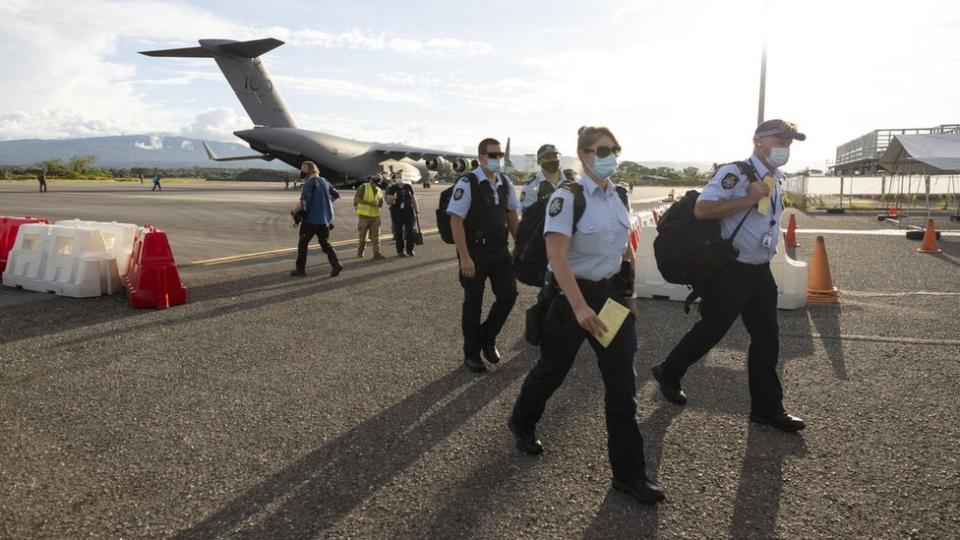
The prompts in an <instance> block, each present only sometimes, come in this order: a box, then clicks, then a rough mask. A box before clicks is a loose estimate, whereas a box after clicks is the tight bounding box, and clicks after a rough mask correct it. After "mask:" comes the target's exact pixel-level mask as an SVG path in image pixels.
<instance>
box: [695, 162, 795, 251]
mask: <svg viewBox="0 0 960 540" xmlns="http://www.w3.org/2000/svg"><path fill="white" fill-rule="evenodd" d="M749 162H750V163H751V164H752V165H753V166H754V167H755V168H756V169H757V174H758V175H759V178H760V179H762V178H763V177H764V176H768V175H770V176H773V177H774V179H776V180H777V181H776V182H774V186H773V189H772V190H770V212H769V213H768V214H767V215H766V216H763V215H760V214H759V213H757V210H756V208H753V207H751V208H748V209H747V210H743V211H741V212H737V213H736V214H734V215H732V216H728V217H725V218H723V219H722V220H720V228H721V232H722V234H723V237H724V238H730V235H732V234H733V231H734V230H735V229H736V228H737V225H738V224H739V223H740V220H741V219H742V218H743V215H744V214H745V213H747V212H750V215H749V216H748V217H747V219H746V221H744V222H743V227H740V232H738V233H737V236H736V237H735V238H734V239H733V247H735V248H737V249H738V250H740V255H739V256H738V257H737V260H738V261H740V262H743V263H747V264H761V263H765V262H770V259H772V258H773V256H774V254H776V252H777V243H778V242H780V216H781V215H783V198H782V196H781V194H780V184H781V183H782V182H783V180H784V176H783V173H781V172H780V170H779V169H773V170H772V171H771V170H770V169H768V168H767V166H766V165H764V164H763V162H762V161H760V159H759V158H757V157H756V156H750V159H749ZM750 180H751V179H750V178H747V176H746V175H744V174H741V173H740V169H739V168H737V166H736V165H734V164H732V163H731V164H729V165H724V166H723V167H720V168H719V169H718V170H717V174H715V175H714V176H713V179H711V180H710V182H709V183H707V185H706V186H704V188H703V191H702V192H701V193H700V198H699V200H701V201H730V200H734V199H741V198H743V197H746V196H747V191H748V190H749V189H750V183H751V182H750ZM757 180H759V179H757ZM767 235H769V237H770V245H769V247H766V246H764V245H763V242H764V237H766V236H767Z"/></svg>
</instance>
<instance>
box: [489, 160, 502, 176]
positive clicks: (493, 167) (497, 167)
mask: <svg viewBox="0 0 960 540" xmlns="http://www.w3.org/2000/svg"><path fill="white" fill-rule="evenodd" d="M487 170H488V171H490V172H492V173H494V174H496V173H498V172H500V171H502V170H503V160H502V159H487Z"/></svg>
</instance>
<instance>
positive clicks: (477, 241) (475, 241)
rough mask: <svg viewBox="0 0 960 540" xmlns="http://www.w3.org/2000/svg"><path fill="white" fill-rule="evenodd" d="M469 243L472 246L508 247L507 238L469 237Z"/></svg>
mask: <svg viewBox="0 0 960 540" xmlns="http://www.w3.org/2000/svg"><path fill="white" fill-rule="evenodd" d="M467 243H468V244H470V245H472V246H482V247H491V248H502V247H507V241H506V240H491V239H490V238H470V237H467Z"/></svg>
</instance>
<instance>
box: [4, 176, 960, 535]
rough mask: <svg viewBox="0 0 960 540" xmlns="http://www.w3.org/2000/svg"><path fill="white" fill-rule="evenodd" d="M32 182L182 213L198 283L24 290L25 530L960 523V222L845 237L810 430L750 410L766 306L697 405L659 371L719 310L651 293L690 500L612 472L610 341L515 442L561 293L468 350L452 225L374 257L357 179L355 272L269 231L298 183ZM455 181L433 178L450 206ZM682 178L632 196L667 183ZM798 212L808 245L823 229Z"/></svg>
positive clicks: (20, 501) (277, 230)
mask: <svg viewBox="0 0 960 540" xmlns="http://www.w3.org/2000/svg"><path fill="white" fill-rule="evenodd" d="M28 187H31V188H32V187H33V186H32V185H21V184H11V183H4V182H0V215H24V214H31V215H34V216H41V217H48V218H52V219H67V218H81V219H89V220H99V221H113V220H115V221H120V222H135V223H151V224H154V225H157V226H158V227H160V228H162V229H164V230H165V231H167V233H168V234H169V236H170V239H171V243H172V246H173V251H174V255H175V256H176V258H177V260H178V262H179V263H180V264H181V276H182V278H183V280H184V282H185V283H186V285H187V287H188V288H189V291H190V303H189V304H187V305H183V306H177V307H174V308H171V309H168V310H162V311H155V310H133V309H131V308H129V307H128V305H127V302H126V298H125V297H124V295H123V294H120V295H117V296H113V297H100V298H94V299H83V300H80V299H71V298H62V297H57V296H52V295H41V294H37V293H30V292H25V291H20V290H15V289H10V288H6V287H3V288H0V456H2V459H0V485H2V486H3V489H2V490H0V537H3V538H76V537H82V536H93V537H144V538H146V537H149V538H156V537H176V538H226V537H231V538H233V537H246V538H314V537H330V538H346V537H352V538H389V537H396V538H462V537H475V538H517V537H531V538H547V537H551V538H552V537H556V538H571V537H583V538H635V537H660V538H680V537H687V538H691V537H693V538H715V537H728V536H732V537H738V538H739V537H753V538H770V537H783V538H848V537H871V538H904V537H907V538H947V537H951V536H953V535H955V533H956V530H957V529H958V527H960V487H958V486H960V459H958V454H957V451H956V449H957V448H958V447H960V393H958V392H957V388H960V360H958V358H960V331H958V326H957V323H956V321H957V318H958V315H960V296H958V292H960V237H957V236H954V235H947V234H944V236H943V237H942V238H941V241H940V244H941V247H942V248H943V253H942V254H939V255H926V254H919V253H917V252H916V251H915V250H916V248H917V247H918V242H915V241H910V240H906V239H905V238H901V237H899V236H887V235H867V234H856V235H855V234H828V235H826V242H827V250H828V253H829V260H830V267H831V271H832V276H833V281H834V284H835V285H836V286H837V287H839V288H840V289H841V291H842V293H843V296H842V297H841V302H840V303H839V304H835V305H811V306H808V307H807V308H806V309H802V310H797V311H781V312H780V338H781V369H782V379H783V385H784V390H785V396H786V397H785V402H786V406H787V408H788V410H789V411H790V412H792V413H794V414H797V415H799V416H801V417H803V418H804V419H806V420H807V422H808V424H809V427H808V428H807V430H805V431H803V432H802V433H800V434H798V435H785V434H782V433H780V432H777V431H775V430H772V429H770V428H767V427H758V426H754V425H751V424H749V422H748V420H747V415H748V412H749V410H748V408H749V396H748V394H747V374H746V365H745V356H746V350H747V347H748V339H747V336H746V333H745V331H744V329H743V327H742V325H741V324H739V323H738V324H736V325H735V326H734V328H733V330H732V331H731V333H730V334H729V335H728V336H727V337H726V338H725V339H724V341H722V342H721V344H720V345H719V346H718V347H717V348H716V349H714V350H713V351H712V352H711V353H710V354H709V355H708V356H707V357H706V358H704V359H703V360H702V361H701V362H700V363H698V364H697V365H696V366H695V367H693V368H692V369H691V371H690V373H689V374H688V376H687V377H686V378H685V379H684V388H685V390H686V391H687V393H688V394H689V395H690V402H689V403H688V405H687V406H686V407H678V406H675V405H672V404H670V403H667V402H665V401H664V400H663V399H662V397H661V396H660V395H659V392H658V390H657V389H656V386H655V383H654V382H653V381H652V380H651V377H650V372H649V369H650V367H651V366H652V365H653V364H655V363H657V362H659V361H661V360H662V358H663V357H664V356H665V355H666V354H667V352H669V350H670V349H671V348H672V346H673V345H674V344H675V343H676V342H677V341H678V340H679V338H680V337H681V336H682V335H683V333H684V332H685V331H686V330H687V329H688V328H689V327H690V325H692V323H693V322H694V321H695V316H694V315H689V316H687V315H684V314H683V310H682V308H681V306H680V305H679V304H678V303H671V302H665V301H642V302H641V306H640V309H641V318H640V320H639V321H638V329H639V338H640V343H639V350H638V352H637V357H636V368H637V374H638V388H639V391H638V396H637V400H638V420H639V422H640V425H641V431H642V432H643V434H644V436H645V439H646V444H645V446H646V454H647V463H648V472H649V473H650V474H651V475H652V476H653V477H654V478H655V479H656V481H657V482H658V483H659V484H660V485H661V486H662V487H663V488H664V490H665V491H666V493H667V498H668V500H667V502H666V503H664V504H662V505H660V506H658V507H654V508H649V507H641V506H638V505H636V504H635V503H633V502H632V501H631V500H629V499H627V498H625V497H624V496H623V495H622V494H620V493H618V492H615V491H612V490H611V489H610V484H609V469H608V465H607V454H606V433H605V428H604V422H603V388H602V384H601V381H600V377H599V373H598V370H597V368H596V359H595V357H594V355H593V353H592V351H590V350H589V348H587V347H584V348H583V349H582V350H581V351H580V354H579V356H578V361H577V363H576V364H575V366H574V368H573V369H572V371H571V372H570V374H569V376H568V378H567V381H566V383H565V384H564V386H563V387H561V389H560V390H559V391H558V392H557V393H556V394H555V395H554V397H553V399H552V400H551V401H550V402H549V404H548V406H547V411H546V414H545V415H544V418H543V421H542V422H541V424H540V425H539V427H538V435H539V437H540V438H541V440H542V441H543V443H544V445H545V446H546V452H545V453H544V454H543V455H542V456H540V457H539V458H531V457H529V456H526V455H523V454H520V453H518V452H517V451H516V449H515V448H514V445H513V441H512V437H511V435H510V434H509V432H508V431H507V429H506V418H507V415H508V414H509V411H510V408H511V407H512V405H513V400H514V399H515V397H516V395H517V393H518V391H519V388H520V385H521V383H522V380H523V377H524V376H525V374H526V373H527V371H528V370H529V369H530V367H531V366H532V365H533V362H535V361H536V359H537V354H538V352H537V350H536V349H534V348H531V347H529V346H528V345H526V344H525V342H524V341H523V312H524V310H525V309H526V307H527V306H529V305H530V304H531V303H532V302H533V299H534V291H533V290H532V289H530V288H528V287H524V286H522V285H521V286H520V290H521V293H520V297H519V299H518V301H517V305H516V307H515V309H514V312H513V313H512V314H511V317H510V319H509V321H508V323H507V326H506V327H505V329H504V331H503V333H502V334H501V337H500V341H499V343H500V350H501V352H502V353H503V354H504V356H505V358H504V361H503V362H501V363H500V364H499V365H497V366H495V367H493V368H492V369H491V371H490V372H488V373H486V374H483V375H475V374H471V373H468V372H466V371H465V370H464V369H463V367H462V364H461V362H462V356H461V352H460V351H461V340H460V336H459V332H460V330H459V317H460V304H461V301H462V293H461V289H460V286H459V284H458V282H457V264H456V261H455V258H454V256H453V249H452V247H451V246H448V245H446V244H443V243H441V242H440V240H439V238H437V237H436V235H428V238H427V241H426V243H425V245H423V246H420V247H418V249H417V255H416V257H414V258H396V257H392V256H391V257H389V258H388V259H387V260H383V261H373V260H371V259H370V258H369V254H368V257H367V258H366V259H363V260H358V259H356V257H355V255H356V247H355V244H354V243H351V242H352V241H353V235H354V234H355V230H356V229H355V224H356V220H355V218H354V217H352V212H350V204H349V202H348V201H349V200H350V199H351V197H352V193H351V192H349V191H345V192H344V198H345V199H346V200H345V201H342V202H340V203H338V205H337V207H336V209H337V212H338V214H337V215H338V221H337V227H336V229H335V230H334V235H333V239H334V240H335V241H338V242H339V245H340V246H341V247H340V248H339V252H340V255H341V257H342V258H343V262H344V266H345V270H344V272H343V273H342V274H341V275H340V276H339V277H336V278H330V277H329V276H328V274H329V267H328V266H327V263H326V260H325V257H323V255H322V254H321V253H320V252H319V251H317V250H311V253H310V256H309V259H308V263H307V272H308V276H307V277H306V278H302V279H295V278H291V277H290V276H289V275H288V274H289V270H290V269H291V268H292V264H293V254H292V253H289V252H279V253H273V254H270V253H263V252H271V251H274V250H282V249H289V248H291V247H293V246H294V243H295V240H296V232H295V230H294V229H292V228H291V227H290V225H289V223H290V222H289V218H288V216H287V211H288V209H289V207H290V206H291V205H292V204H293V202H294V201H295V199H296V194H295V193H291V192H283V191H282V189H280V188H279V187H276V186H275V185H246V184H244V185H238V184H212V183H211V184H203V185H173V184H171V185H169V186H165V189H164V191H163V193H162V194H161V193H149V192H148V191H146V189H148V188H144V187H141V186H139V185H129V186H128V185H122V186H119V185H118V186H114V185H109V184H103V185H76V184H58V183H57V182H52V183H51V185H50V193H48V194H36V193H32V192H30V191H29V190H28V189H27V188H28ZM441 189H442V188H440V187H439V186H435V187H434V188H433V189H432V190H430V191H425V190H421V189H420V188H418V191H417V195H418V197H420V200H421V205H422V210H421V212H422V216H421V217H422V218H423V219H424V222H423V223H422V225H423V228H424V229H427V230H429V229H431V228H433V227H434V223H433V219H434V218H433V210H434V209H435V207H436V200H437V196H438V194H439V192H440V191H441ZM665 191H667V190H660V191H658V192H654V191H649V192H644V191H641V190H635V193H634V194H633V195H634V199H635V202H637V203H638V206H640V205H641V204H642V203H641V202H640V201H642V200H645V199H648V198H654V197H657V196H662V195H663V194H664V193H665ZM935 219H936V223H937V226H938V228H942V229H944V230H952V231H956V230H958V227H957V226H956V225H957V224H956V223H951V222H949V221H948V220H947V219H946V214H942V213H941V214H937V215H936V216H935ZM918 224H919V219H918ZM799 226H800V228H801V229H816V230H857V231H869V230H877V229H885V228H886V229H896V226H894V225H889V226H886V224H881V223H878V222H877V221H876V219H875V218H874V217H873V215H872V214H854V213H850V214H847V215H842V216H835V215H827V214H824V213H809V214H801V215H800V217H799ZM386 235H387V233H386V231H385V236H386ZM799 239H800V242H801V244H802V245H801V247H800V248H799V249H798V253H797V258H798V259H800V260H803V261H809V260H810V258H811V253H812V245H813V242H812V241H813V236H811V235H806V234H801V235H800V236H799ZM384 252H385V253H387V254H392V253H393V246H392V244H390V243H386V244H385V245H384ZM237 256H243V257H237ZM225 257H230V258H232V259H228V260H226V261H224V262H219V263H213V264H212V263H203V262H202V261H204V260H210V259H218V258H220V259H222V258H225ZM198 261H201V262H198ZM487 297H488V298H487V299H486V301H487V303H488V304H489V302H490V300H491V299H490V298H489V297H490V294H489V293H488V295H487Z"/></svg>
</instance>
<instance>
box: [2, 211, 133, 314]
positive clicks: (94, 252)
mask: <svg viewBox="0 0 960 540" xmlns="http://www.w3.org/2000/svg"><path fill="white" fill-rule="evenodd" d="M3 283H4V285H7V286H10V287H22V288H24V289H26V290H30V291H39V292H52V293H56V294H59V295H62V296H72V297H75V298H86V297H91V296H100V295H101V294H116V293H117V292H120V289H121V288H122V286H123V285H122V283H121V281H120V273H119V272H118V270H117V258H116V256H115V255H113V254H112V253H110V252H109V251H108V250H107V247H106V244H105V243H104V241H103V235H102V234H101V232H100V231H99V230H97V229H91V228H88V227H79V226H63V225H38V224H31V225H24V226H22V227H20V231H19V232H18V233H17V240H16V242H15V243H14V246H13V249H11V250H10V255H9V257H8V261H7V269H6V270H5V271H4V273H3Z"/></svg>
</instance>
